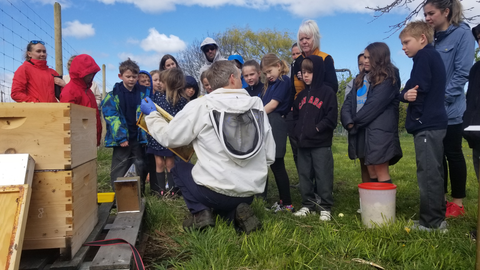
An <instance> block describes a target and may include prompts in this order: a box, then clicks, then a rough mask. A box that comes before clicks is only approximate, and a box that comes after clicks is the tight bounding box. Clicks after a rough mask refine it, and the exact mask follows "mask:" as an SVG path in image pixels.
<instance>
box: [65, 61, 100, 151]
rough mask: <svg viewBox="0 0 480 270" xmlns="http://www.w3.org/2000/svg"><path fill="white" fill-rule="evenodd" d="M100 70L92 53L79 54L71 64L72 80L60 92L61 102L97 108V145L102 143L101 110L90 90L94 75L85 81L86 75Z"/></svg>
mask: <svg viewBox="0 0 480 270" xmlns="http://www.w3.org/2000/svg"><path fill="white" fill-rule="evenodd" d="M98 71H100V67H98V65H97V63H95V60H93V58H92V57H91V56H90V55H87V54H81V55H78V56H77V57H75V58H74V59H73V61H72V64H71V65H70V71H69V73H70V82H69V83H68V84H67V85H66V86H65V87H64V88H63V90H62V93H61V94H60V102H65V103H73V104H78V105H82V106H86V107H90V108H94V109H95V111H96V112H97V146H98V145H100V139H101V137H102V122H100V111H99V110H98V107H97V101H96V100H95V95H94V94H93V92H92V90H90V87H91V86H92V81H93V76H92V78H91V80H90V81H88V82H85V80H84V77H85V76H87V75H89V74H93V75H94V76H95V74H96V73H97V72H98Z"/></svg>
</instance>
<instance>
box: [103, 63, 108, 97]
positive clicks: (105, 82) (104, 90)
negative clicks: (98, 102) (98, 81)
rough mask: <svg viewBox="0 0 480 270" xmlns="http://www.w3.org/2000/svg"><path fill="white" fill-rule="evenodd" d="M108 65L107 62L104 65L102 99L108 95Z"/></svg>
mask: <svg viewBox="0 0 480 270" xmlns="http://www.w3.org/2000/svg"><path fill="white" fill-rule="evenodd" d="M106 70H107V69H106V67H105V64H103V65H102V80H103V87H102V100H103V99H104V98H105V96H106V95H107V80H106Z"/></svg>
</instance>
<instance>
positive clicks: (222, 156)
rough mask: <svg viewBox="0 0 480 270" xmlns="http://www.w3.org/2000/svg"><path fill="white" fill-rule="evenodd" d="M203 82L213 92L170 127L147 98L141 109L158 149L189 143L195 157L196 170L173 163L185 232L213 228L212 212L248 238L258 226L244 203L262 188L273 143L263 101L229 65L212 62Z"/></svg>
mask: <svg viewBox="0 0 480 270" xmlns="http://www.w3.org/2000/svg"><path fill="white" fill-rule="evenodd" d="M207 79H208V81H209V82H210V84H211V85H212V89H214V91H213V92H212V93H210V94H209V95H206V96H205V97H203V98H198V99H195V100H193V101H191V102H189V103H188V104H187V105H186V106H185V107H184V108H183V109H182V110H181V111H180V112H179V113H178V114H177V115H176V116H175V118H174V119H173V120H172V121H171V122H170V123H167V122H166V121H165V119H164V118H163V117H162V116H161V115H160V114H159V113H158V112H157V111H156V110H155V108H154V107H153V106H152V105H153V102H151V101H150V100H148V99H147V101H145V100H144V101H142V106H141V109H142V112H144V113H145V114H148V116H147V117H146V118H145V120H146V123H147V126H148V129H149V130H150V133H151V135H152V136H153V138H155V139H156V140H157V141H158V142H159V143H160V144H162V145H163V146H166V147H169V148H175V147H179V146H184V145H188V144H190V143H192V144H193V148H194V149H195V152H196V154H197V158H198V160H197V163H196V164H195V166H194V165H192V164H190V163H185V162H177V163H176V164H175V167H174V168H173V170H172V173H173V175H174V181H175V184H176V185H177V187H179V188H180V190H181V192H182V194H183V198H184V200H185V202H186V204H187V207H188V208H189V210H190V213H191V214H192V217H190V218H189V219H187V220H185V222H184V228H185V229H187V228H196V229H202V228H205V227H208V226H214V225H215V220H214V218H213V215H212V210H214V211H215V212H216V213H217V214H219V215H220V216H221V217H223V218H225V219H226V220H227V221H233V220H235V225H237V228H240V229H242V230H244V231H245V232H246V233H249V232H250V231H253V230H256V229H258V228H259V227H260V225H261V224H260V222H259V221H258V219H257V218H256V217H255V216H254V214H253V211H252V209H251V208H250V206H249V204H251V202H252V201H253V195H254V194H259V193H262V192H263V190H264V188H265V184H266V178H267V174H268V166H269V165H270V164H272V163H273V162H274V160H275V142H274V140H273V136H272V132H271V129H270V124H269V122H268V118H267V114H266V113H265V112H264V110H263V104H262V101H261V100H260V99H259V98H258V97H250V95H249V94H248V92H247V91H246V90H245V89H243V88H242V82H241V79H240V72H239V70H238V69H237V68H236V67H235V65H234V64H233V63H231V62H229V61H218V62H215V63H213V64H212V65H211V67H210V68H209V69H208V71H207Z"/></svg>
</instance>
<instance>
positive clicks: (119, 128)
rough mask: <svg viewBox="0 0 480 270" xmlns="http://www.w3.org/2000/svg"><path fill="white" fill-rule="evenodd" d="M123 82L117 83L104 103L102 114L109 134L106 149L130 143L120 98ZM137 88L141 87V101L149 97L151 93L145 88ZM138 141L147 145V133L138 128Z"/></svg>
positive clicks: (138, 111) (106, 137) (106, 136)
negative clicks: (120, 86) (120, 85)
mask: <svg viewBox="0 0 480 270" xmlns="http://www.w3.org/2000/svg"><path fill="white" fill-rule="evenodd" d="M121 83H122V82H119V83H116V84H115V86H114V87H113V91H111V92H109V93H107V96H106V97H105V98H104V99H103V101H102V105H101V106H102V114H103V118H105V127H106V130H107V133H106V135H105V147H115V146H120V144H121V143H123V142H126V141H128V126H127V120H126V119H125V115H124V114H123V113H122V110H121V108H120V97H119V95H118V94H119V91H120V89H119V87H118V86H119V84H121ZM135 87H140V89H137V90H140V100H141V99H143V98H145V97H147V96H149V95H150V93H149V92H150V91H149V90H148V89H147V88H145V87H143V86H139V85H136V86H135ZM140 114H141V111H140V102H139V103H138V105H137V119H138V118H139V117H140ZM137 140H138V142H139V143H147V134H146V132H145V131H144V130H143V129H141V128H138V137H137Z"/></svg>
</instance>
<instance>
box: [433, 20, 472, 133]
mask: <svg viewBox="0 0 480 270" xmlns="http://www.w3.org/2000/svg"><path fill="white" fill-rule="evenodd" d="M434 45H435V49H436V50H437V51H438V52H439V53H440V56H441V57H442V60H443V63H444V64H445V69H446V73H447V85H446V87H445V109H446V110H447V115H448V124H449V125H456V124H461V123H462V117H463V113H464V112H465V107H466V103H465V89H464V87H465V83H466V82H467V81H468V73H469V71H470V68H471V67H472V65H473V59H474V52H475V40H474V38H473V36H472V31H471V30H470V27H469V26H468V24H466V23H464V22H462V23H461V24H460V25H459V26H455V25H453V24H452V25H450V26H449V27H448V29H447V30H445V31H440V32H436V33H435V41H434Z"/></svg>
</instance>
